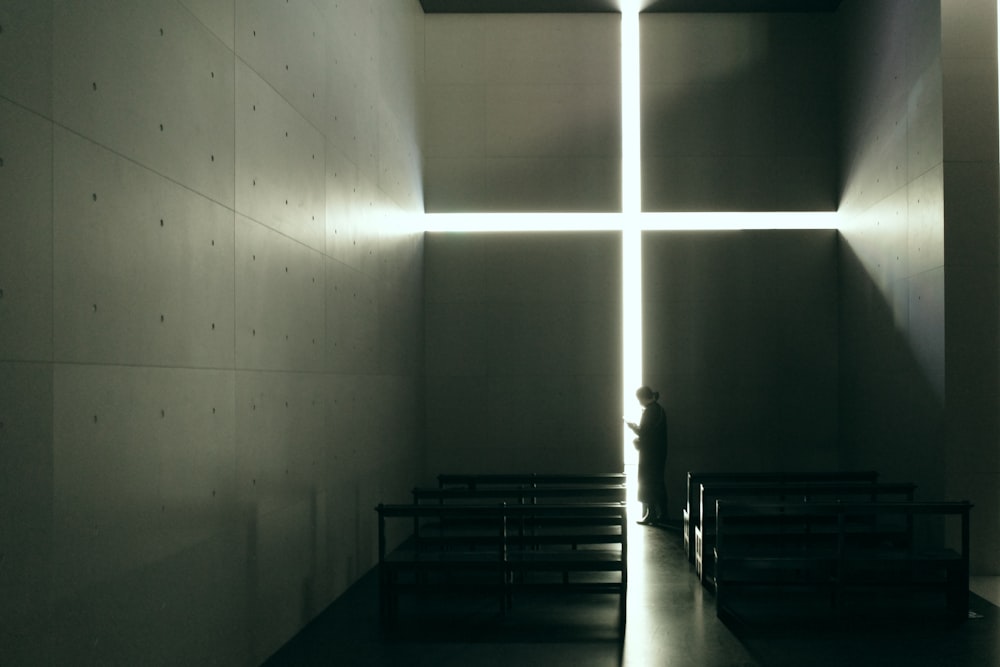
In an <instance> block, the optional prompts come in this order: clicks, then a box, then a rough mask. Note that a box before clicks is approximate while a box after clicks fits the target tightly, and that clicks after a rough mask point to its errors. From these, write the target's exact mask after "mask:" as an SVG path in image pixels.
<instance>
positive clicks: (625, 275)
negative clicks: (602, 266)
mask: <svg viewBox="0 0 1000 667" xmlns="http://www.w3.org/2000/svg"><path fill="white" fill-rule="evenodd" d="M621 9H622V26H621V67H622V72H621V98H622V101H621V107H622V117H621V131H622V184H621V186H622V215H621V217H620V220H619V224H620V225H621V230H622V236H621V240H622V414H623V415H630V416H633V418H632V420H635V419H636V418H635V417H634V415H635V414H636V403H635V388H636V387H638V386H639V385H641V384H642V383H643V377H642V231H641V228H642V219H641V215H640V214H641V213H642V149H641V133H640V121H641V118H640V117H641V115H642V114H641V112H640V108H639V102H640V88H639V7H638V0H622V2H621ZM630 421H631V420H630ZM631 440H632V432H631V431H630V430H629V429H628V428H627V427H625V426H624V425H623V426H622V452H623V459H624V462H625V464H626V465H634V464H635V463H637V462H638V458H639V457H638V453H637V452H636V451H635V448H634V447H631V446H630V443H631ZM633 511H635V510H633Z"/></svg>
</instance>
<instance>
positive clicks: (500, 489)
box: [411, 484, 627, 539]
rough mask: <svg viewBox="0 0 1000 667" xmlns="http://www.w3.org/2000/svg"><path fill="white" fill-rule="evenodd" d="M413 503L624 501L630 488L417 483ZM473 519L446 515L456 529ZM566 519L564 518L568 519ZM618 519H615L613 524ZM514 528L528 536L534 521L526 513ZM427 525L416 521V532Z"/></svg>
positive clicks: (523, 503) (467, 503) (514, 503)
mask: <svg viewBox="0 0 1000 667" xmlns="http://www.w3.org/2000/svg"><path fill="white" fill-rule="evenodd" d="M411 493H412V495H413V503H414V504H416V505H419V504H427V503H437V504H439V505H445V504H447V505H495V504H497V503H500V502H504V503H507V504H508V505H527V506H532V505H536V506H537V505H540V504H578V503H606V502H624V501H625V499H626V495H627V489H626V487H625V485H624V484H619V485H594V486H561V485H556V486H537V487H527V486H485V487H476V488H473V489H470V488H463V487H455V488H443V489H442V488H434V487H416V488H414V489H413V490H412V491H411ZM472 520H473V519H472V518H470V517H465V518H462V519H456V518H454V517H451V518H448V517H442V521H447V522H450V523H451V524H452V525H451V526H450V527H449V528H450V530H452V531H456V530H458V528H460V526H459V525H457V524H458V523H461V522H464V523H470V522H471V521H472ZM565 522H566V521H565V520H564V523H565ZM589 527H590V528H593V520H590V526H589ZM613 527H614V522H612V528H613ZM508 528H510V529H511V530H513V529H515V528H516V529H517V531H518V533H519V534H520V535H521V536H522V537H523V538H525V539H526V538H527V536H529V535H530V534H531V531H532V530H533V525H532V524H531V523H530V522H527V521H526V519H525V517H524V516H522V517H521V518H520V519H518V521H517V523H516V525H512V526H508ZM426 529H427V526H426V525H425V526H422V525H421V524H420V522H418V521H414V524H413V534H414V535H416V536H418V537H419V536H421V535H423V534H424V533H425V532H426Z"/></svg>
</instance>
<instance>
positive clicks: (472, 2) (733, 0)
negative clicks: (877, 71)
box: [420, 0, 841, 14]
mask: <svg viewBox="0 0 1000 667" xmlns="http://www.w3.org/2000/svg"><path fill="white" fill-rule="evenodd" d="M639 2H640V5H641V7H642V10H643V11H646V12H697V13H705V12H729V13H742V12H832V11H835V10H836V9H837V7H838V6H839V5H840V3H841V0H639ZM420 4H421V5H422V6H423V8H424V12H426V13H428V14H493V13H502V14H509V13H551V12H566V13H577V12H590V13H593V12H619V11H621V0H420Z"/></svg>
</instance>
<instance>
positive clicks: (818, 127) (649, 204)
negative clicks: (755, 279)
mask: <svg viewBox="0 0 1000 667" xmlns="http://www.w3.org/2000/svg"><path fill="white" fill-rule="evenodd" d="M832 25H833V15H832V14H795V13H788V14H713V13H705V14H656V13H651V14H642V15H641V20H640V33H641V34H640V47H641V63H642V65H641V67H642V78H641V90H642V209H643V210H644V211H832V210H835V209H836V208H837V198H836V190H835V187H834V183H835V181H836V170H835V165H836V131H835V130H836V89H835V86H834V85H833V83H834V76H835V71H836V57H835V54H836V50H835V48H834V45H833V42H832V35H833V32H832V30H831V28H832Z"/></svg>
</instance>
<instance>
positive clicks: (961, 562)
mask: <svg viewBox="0 0 1000 667" xmlns="http://www.w3.org/2000/svg"><path fill="white" fill-rule="evenodd" d="M971 508H972V505H971V504H970V503H968V502H966V501H960V502H912V501H910V502H907V501H902V502H878V501H876V502H819V503H816V502H809V503H803V502H794V503H760V502H757V503H741V502H733V501H727V500H719V501H717V506H716V521H717V529H718V534H717V543H716V546H715V549H714V553H715V576H714V584H715V591H716V605H717V611H718V614H719V615H720V616H722V617H726V616H727V615H733V616H737V617H738V616H740V612H739V610H740V603H741V602H743V603H745V602H746V600H747V599H751V600H752V599H753V597H752V596H753V594H754V593H756V594H761V593H763V595H764V597H765V599H766V601H767V603H768V604H769V605H771V607H772V608H773V607H774V606H775V603H776V602H779V601H780V600H783V599H784V598H782V597H781V596H782V595H786V594H796V593H803V592H804V593H806V594H807V597H808V598H809V599H810V600H811V601H813V602H814V603H815V602H816V601H820V600H825V601H827V603H826V608H825V609H824V610H818V611H820V612H821V615H822V612H823V611H825V612H828V614H827V615H829V614H832V615H833V617H840V616H843V615H844V614H847V613H856V612H859V611H860V612H865V611H871V610H873V609H875V610H881V611H883V612H886V613H891V614H894V615H898V614H902V613H907V612H909V613H913V612H914V611H915V610H916V612H917V613H928V614H934V613H937V612H941V613H943V614H944V615H946V616H947V617H950V618H951V619H954V620H958V621H961V620H963V619H965V618H966V617H967V613H968V598H969V512H970V510H971ZM918 519H932V520H936V519H954V520H956V521H958V522H959V523H960V527H959V529H958V531H957V532H958V535H959V538H958V540H959V547H958V549H957V550H956V549H950V548H944V547H942V546H941V544H942V543H943V539H941V538H940V537H938V538H937V539H927V535H926V532H927V528H924V529H922V530H918V529H917V527H915V525H914V524H915V522H916V521H917V520H918ZM931 530H933V529H931ZM748 595H749V596H750V597H748ZM917 596H921V598H920V599H921V600H929V602H923V603H918V602H917ZM886 600H888V606H886V605H885V604H883V605H882V606H879V605H880V602H884V601H886ZM812 608H813V610H817V608H816V607H815V606H813V607H812ZM744 613H745V609H744Z"/></svg>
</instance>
